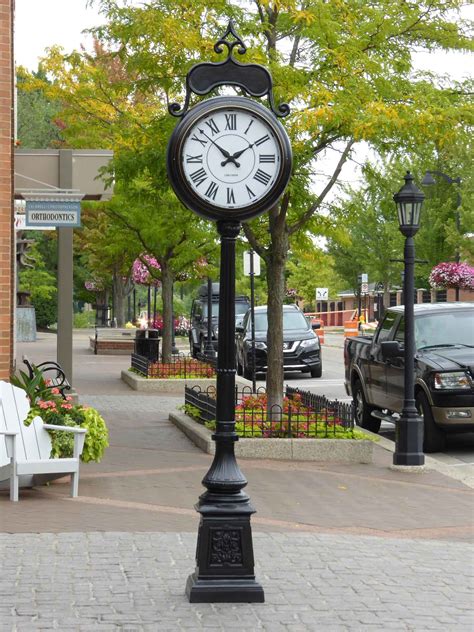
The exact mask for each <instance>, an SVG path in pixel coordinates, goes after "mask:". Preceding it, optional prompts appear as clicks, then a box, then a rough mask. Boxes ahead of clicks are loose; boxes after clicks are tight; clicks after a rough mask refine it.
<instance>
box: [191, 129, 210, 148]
mask: <svg viewBox="0 0 474 632" xmlns="http://www.w3.org/2000/svg"><path fill="white" fill-rule="evenodd" d="M199 131H201V130H199ZM191 140H195V141H197V142H198V143H201V145H202V146H203V147H205V146H206V145H207V138H199V137H198V136H196V134H194V135H193V136H191Z"/></svg>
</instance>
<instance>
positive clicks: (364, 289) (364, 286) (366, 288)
mask: <svg viewBox="0 0 474 632" xmlns="http://www.w3.org/2000/svg"><path fill="white" fill-rule="evenodd" d="M360 291H361V293H362V294H367V292H368V291H369V284H368V283H362V284H361V286H360Z"/></svg>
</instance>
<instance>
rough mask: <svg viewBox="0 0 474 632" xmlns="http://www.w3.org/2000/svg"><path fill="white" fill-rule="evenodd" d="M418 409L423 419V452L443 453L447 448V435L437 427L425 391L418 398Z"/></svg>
mask: <svg viewBox="0 0 474 632" xmlns="http://www.w3.org/2000/svg"><path fill="white" fill-rule="evenodd" d="M416 408H417V410H418V412H419V413H420V415H421V416H422V417H423V436H424V438H423V452H426V453H427V454H429V453H430V452H442V451H443V450H444V449H445V447H446V433H445V432H444V431H443V430H441V428H439V427H438V426H437V425H436V422H435V420H434V418H433V413H432V412H431V406H430V403H429V401H428V398H427V397H426V395H425V393H423V391H420V392H419V393H418V394H417V396H416Z"/></svg>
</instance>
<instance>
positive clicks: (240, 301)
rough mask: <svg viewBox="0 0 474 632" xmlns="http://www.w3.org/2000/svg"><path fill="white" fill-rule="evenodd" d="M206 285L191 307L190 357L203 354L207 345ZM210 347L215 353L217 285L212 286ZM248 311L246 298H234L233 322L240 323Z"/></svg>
mask: <svg viewBox="0 0 474 632" xmlns="http://www.w3.org/2000/svg"><path fill="white" fill-rule="evenodd" d="M207 296H208V292H207V284H205V285H201V287H200V288H199V290H198V294H197V297H196V298H195V299H194V300H193V303H192V306H191V328H190V330H189V348H190V352H191V356H192V357H193V358H195V357H196V354H197V353H198V352H199V353H204V352H205V348H206V343H207ZM211 305H212V328H211V331H212V346H213V347H214V349H215V350H216V351H217V335H218V322H219V283H213V284H212V294H211ZM249 309H250V301H249V299H248V298H247V297H246V296H236V297H235V321H236V323H239V322H240V323H241V322H242V319H243V316H244V314H245V313H246V312H247V311H248V310H249Z"/></svg>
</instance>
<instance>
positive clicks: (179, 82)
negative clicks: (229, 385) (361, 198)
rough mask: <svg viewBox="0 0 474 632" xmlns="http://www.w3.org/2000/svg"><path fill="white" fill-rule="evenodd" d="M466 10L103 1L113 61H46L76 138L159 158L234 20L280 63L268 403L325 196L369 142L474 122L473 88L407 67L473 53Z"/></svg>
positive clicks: (264, 248)
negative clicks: (433, 56)
mask: <svg viewBox="0 0 474 632" xmlns="http://www.w3.org/2000/svg"><path fill="white" fill-rule="evenodd" d="M461 5H462V0H420V1H419V2H417V3H408V2H406V0H395V1H394V0H378V1H374V2H365V1H362V0H345V1H342V0H334V1H333V2H325V1H323V0H305V1H297V0H280V1H279V2H270V1H269V0H255V1H254V2H251V3H250V2H231V1H230V0H229V1H225V0H207V1H204V0H194V2H193V3H187V2H186V3H176V2H175V1H174V0H173V1H171V0H150V2H148V3H147V4H146V5H143V6H140V7H130V6H128V5H127V6H122V5H121V4H120V3H119V2H117V1H116V0H98V6H99V7H100V8H101V10H102V11H103V12H104V13H105V15H106V17H107V18H108V22H107V23H106V24H105V25H104V26H102V27H100V28H98V29H96V30H95V33H96V36H97V37H98V38H99V39H100V41H101V42H102V45H103V46H107V48H108V51H109V52H108V53H107V55H106V57H103V58H104V65H102V66H100V65H99V66H97V65H93V66H91V65H90V60H89V59H87V57H86V56H85V55H82V57H81V56H80V55H78V54H75V55H72V56H69V57H68V58H67V59H66V60H65V59H64V58H63V57H61V56H57V55H56V56H54V54H52V55H51V56H50V60H49V61H50V64H49V70H50V71H51V72H52V73H53V74H54V77H55V88H56V89H58V90H59V92H58V93H57V95H58V96H59V95H61V98H62V99H63V101H64V102H66V103H67V104H68V107H69V116H68V117H67V122H68V125H69V126H70V127H69V129H70V130H71V133H72V134H76V139H78V142H84V137H85V135H86V134H89V133H94V132H97V133H99V132H100V131H102V133H103V132H104V130H107V137H108V138H109V142H110V143H112V142H114V141H115V140H117V142H118V143H120V144H121V145H122V146H123V145H124V144H127V143H128V146H129V148H134V149H135V148H137V147H139V146H140V144H141V143H142V142H143V139H144V138H145V137H146V138H147V139H148V141H149V142H148V147H150V148H153V147H154V151H155V153H157V154H158V153H160V152H161V153H164V146H165V139H166V138H167V137H168V136H167V135H166V134H167V133H168V134H169V131H170V125H171V123H169V122H166V120H167V119H166V116H165V114H166V112H165V110H164V104H166V103H167V102H169V101H175V100H178V99H179V98H180V97H181V96H182V89H183V80H184V76H185V73H186V70H187V69H188V68H189V67H190V66H191V65H192V64H193V63H195V62H196V61H199V60H200V59H203V58H205V59H209V58H211V57H212V52H211V51H212V45H213V43H214V41H215V40H216V39H217V38H218V37H219V36H220V34H221V33H222V28H223V24H224V21H226V20H228V18H229V17H234V18H235V20H236V23H237V24H238V28H239V32H240V33H241V35H242V36H243V37H244V38H247V43H249V44H250V49H249V55H248V61H255V62H258V63H264V64H265V65H267V66H269V67H270V70H271V72H272V75H273V79H274V85H275V98H276V101H277V102H281V101H282V100H285V101H288V102H289V103H290V105H291V106H292V115H291V118H290V119H289V120H288V122H287V123H286V125H287V129H288V132H289V134H290V136H291V139H292V143H293V150H294V169H293V177H292V182H291V184H290V186H289V188H288V190H287V192H286V194H285V195H284V196H283V198H282V200H281V203H280V204H278V205H277V206H275V207H274V208H273V209H271V210H270V212H269V213H268V216H264V217H261V218H260V219H257V220H255V221H253V222H251V223H248V224H246V225H245V227H244V230H245V235H246V237H247V239H248V241H249V242H250V244H251V246H252V247H253V248H254V250H255V251H256V252H257V253H258V254H259V255H260V256H261V257H262V258H263V259H264V260H265V263H266V274H267V284H268V305H269V316H268V320H269V333H268V349H269V351H268V354H269V355H268V360H269V370H268V375H267V388H268V405H269V407H271V406H272V405H273V404H278V403H281V400H282V395H283V365H282V300H283V296H284V289H285V265H286V262H287V258H288V252H289V251H290V247H293V244H294V243H296V242H298V240H299V239H300V235H301V232H302V231H303V232H304V231H308V232H311V233H313V234H316V235H324V234H326V233H327V232H328V231H329V230H331V228H333V226H334V218H331V217H330V215H328V209H327V206H326V205H327V202H328V199H329V194H330V193H331V192H332V191H333V189H334V188H335V187H336V186H337V184H338V181H339V180H340V174H341V170H342V168H343V166H344V164H345V163H346V162H347V161H348V160H349V159H350V157H351V154H352V152H353V150H354V147H355V146H356V144H357V143H358V142H359V141H366V142H368V143H369V144H370V145H371V146H373V147H375V148H376V149H378V150H381V151H385V152H387V151H389V150H395V149H399V148H400V147H403V149H404V150H405V151H408V150H410V149H413V148H415V147H417V146H419V145H420V144H422V143H431V144H434V143H435V142H436V143H438V145H440V146H446V145H448V144H449V143H450V141H451V139H452V138H453V135H454V134H455V130H456V129H457V127H458V126H459V125H460V124H461V118H462V117H465V118H466V117H468V116H469V115H470V114H471V113H472V108H471V107H470V106H469V104H468V103H467V96H466V90H465V88H464V86H462V85H460V86H458V85H450V84H449V83H448V82H446V85H444V86H440V85H435V83H434V82H433V77H432V75H430V74H428V73H425V74H418V75H414V73H413V72H412V63H411V52H412V50H413V49H414V48H415V47H417V48H420V47H421V48H427V49H434V48H438V49H445V50H449V49H458V50H469V49H472V46H473V45H472V41H471V39H470V38H469V35H468V31H467V25H466V23H465V22H463V21H462V20H459V19H458V16H457V15H455V16H454V17H452V12H453V10H455V9H458V8H459V7H460V6H461ZM65 61H66V62H67V63H68V64H69V65H68V66H67V67H66V66H65V64H64V62H65ZM114 63H115V64H118V63H120V72H123V73H124V75H123V77H122V80H121V81H118V82H116V83H115V84H114V85H113V86H112V87H111V86H110V82H109V81H108V80H109V79H110V72H109V73H107V72H106V71H105V70H106V66H105V64H109V66H108V69H109V70H110V68H111V67H112V65H113V64H114ZM85 69H87V72H86V73H85V72H84V71H85ZM169 118H170V117H168V119H169ZM85 123H87V124H88V125H90V128H89V129H87V125H85ZM160 132H161V133H160ZM151 133H154V134H155V136H154V142H151V135H150V134H151ZM331 153H332V154H333V155H334V154H336V155H337V156H338V158H337V160H336V162H335V163H334V165H333V166H331V167H330V169H329V171H328V173H327V174H326V177H325V181H324V182H323V183H322V184H321V185H320V186H319V187H318V188H317V191H318V192H317V193H315V192H314V188H313V179H314V178H315V176H317V174H318V172H319V171H320V169H319V167H320V165H321V164H325V163H327V164H328V165H331V163H330V162H329V161H327V159H328V157H329V155H330V154H331ZM320 178H321V177H320V176H319V180H318V182H320V181H321V179H320ZM162 182H163V181H162Z"/></svg>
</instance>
